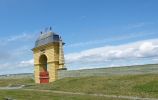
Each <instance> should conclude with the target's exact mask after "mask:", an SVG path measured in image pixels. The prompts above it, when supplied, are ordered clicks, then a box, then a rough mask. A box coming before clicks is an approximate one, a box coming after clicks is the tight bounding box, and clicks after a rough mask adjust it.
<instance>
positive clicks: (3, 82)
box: [0, 78, 34, 87]
mask: <svg viewBox="0 0 158 100" xmlns="http://www.w3.org/2000/svg"><path fill="white" fill-rule="evenodd" d="M32 83H34V80H33V79H32V78H15V79H12V78H10V79H9V78H7V79H0V87H4V86H19V85H26V84H32Z"/></svg>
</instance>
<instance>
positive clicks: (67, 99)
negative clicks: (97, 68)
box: [0, 90, 127, 100]
mask: <svg viewBox="0 0 158 100" xmlns="http://www.w3.org/2000/svg"><path fill="white" fill-rule="evenodd" d="M5 97H9V98H12V99H16V100H116V98H115V99H114V98H107V97H96V96H89V95H88V96H86V95H67V94H57V93H51V92H50V93H45V92H34V91H23V90H3V91H0V100H3V98H5ZM117 100H127V99H119V98H117Z"/></svg>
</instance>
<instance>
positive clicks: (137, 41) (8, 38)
mask: <svg viewBox="0 0 158 100" xmlns="http://www.w3.org/2000/svg"><path fill="white" fill-rule="evenodd" d="M157 5H158V1H157V0H0V48H1V49H0V74H14V73H33V71H34V70H33V69H34V67H33V52H32V51H31V49H32V48H33V47H34V43H35V40H36V39H37V37H38V36H39V35H40V31H44V29H45V28H46V27H49V26H51V27H52V30H53V32H55V33H58V34H60V35H61V37H62V39H63V41H64V42H65V43H66V44H65V46H64V53H65V66H66V67H67V68H68V69H69V70H77V69H87V68H88V69H89V68H102V67H104V68H106V67H115V66H129V65H141V64H155V63H158V53H157V52H158V28H157V26H158V12H157V11H158V6H157Z"/></svg>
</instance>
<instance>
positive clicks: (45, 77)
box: [39, 54, 49, 83]
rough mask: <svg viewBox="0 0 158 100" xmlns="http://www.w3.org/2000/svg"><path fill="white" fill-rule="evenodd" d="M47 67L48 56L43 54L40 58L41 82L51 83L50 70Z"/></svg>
mask: <svg viewBox="0 0 158 100" xmlns="http://www.w3.org/2000/svg"><path fill="white" fill-rule="evenodd" d="M47 68H48V66H47V56H46V55H44V54H43V55H41V56H40V58H39V72H40V73H39V77H40V83H49V72H48V71H47Z"/></svg>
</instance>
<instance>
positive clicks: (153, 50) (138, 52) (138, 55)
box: [65, 39, 158, 65]
mask: <svg viewBox="0 0 158 100" xmlns="http://www.w3.org/2000/svg"><path fill="white" fill-rule="evenodd" d="M150 57H157V58H158V39H153V40H145V41H139V42H134V43H130V44H124V45H118V46H104V47H99V48H94V49H89V50H84V51H81V52H76V53H70V54H67V55H65V59H66V63H67V64H69V65H71V64H73V63H75V64H76V63H78V64H79V63H80V64H81V63H84V64H89V63H102V62H109V61H111V62H112V61H114V60H124V61H127V60H128V59H132V60H135V59H142V60H143V59H144V58H150Z"/></svg>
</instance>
